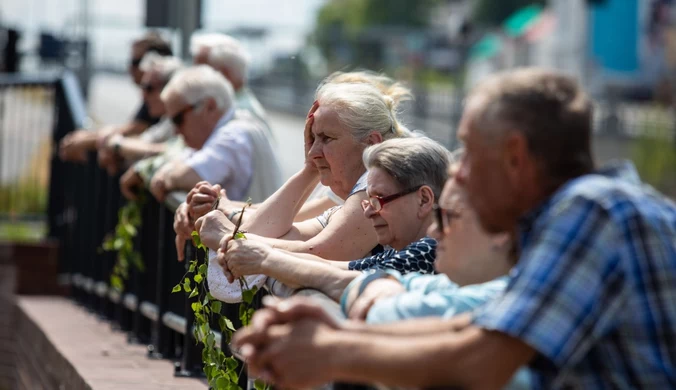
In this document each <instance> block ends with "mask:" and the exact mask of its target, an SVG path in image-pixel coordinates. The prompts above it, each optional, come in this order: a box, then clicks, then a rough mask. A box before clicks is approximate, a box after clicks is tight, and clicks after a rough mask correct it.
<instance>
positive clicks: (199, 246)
mask: <svg viewBox="0 0 676 390" xmlns="http://www.w3.org/2000/svg"><path fill="white" fill-rule="evenodd" d="M191 236H192V242H193V244H195V248H197V249H206V247H205V246H204V244H202V240H201V239H200V235H199V233H197V232H196V231H194V230H193V232H192V234H191Z"/></svg>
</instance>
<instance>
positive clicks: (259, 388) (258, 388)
mask: <svg viewBox="0 0 676 390" xmlns="http://www.w3.org/2000/svg"><path fill="white" fill-rule="evenodd" d="M267 387H268V385H266V384H265V382H263V381H262V380H260V379H256V380H255V381H254V389H255V390H267Z"/></svg>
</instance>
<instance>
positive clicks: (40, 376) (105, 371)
mask: <svg viewBox="0 0 676 390" xmlns="http://www.w3.org/2000/svg"><path fill="white" fill-rule="evenodd" d="M14 329H15V330H16V349H15V350H16V355H17V356H16V357H17V359H16V364H17V367H16V381H17V386H16V387H15V388H17V389H68V390H71V389H73V390H80V389H83V390H85V389H87V390H89V389H91V390H108V389H111V390H112V389H129V390H134V389H150V390H153V389H158V390H159V389H172V390H173V389H176V390H178V389H186V390H188V389H190V390H192V389H206V388H207V384H206V381H204V380H200V379H193V378H176V377H174V366H173V364H172V363H171V362H170V361H167V360H150V359H148V358H147V357H146V356H147V350H146V348H145V346H142V345H130V344H127V340H126V335H125V334H123V333H120V332H114V331H112V330H111V328H110V324H109V323H107V322H105V321H101V320H99V319H97V318H96V316H94V315H93V314H91V313H88V312H86V311H85V310H83V309H82V308H80V307H78V306H77V305H75V304H74V303H73V302H72V301H70V300H68V299H65V298H60V297H20V298H18V300H17V308H16V325H15V327H14Z"/></svg>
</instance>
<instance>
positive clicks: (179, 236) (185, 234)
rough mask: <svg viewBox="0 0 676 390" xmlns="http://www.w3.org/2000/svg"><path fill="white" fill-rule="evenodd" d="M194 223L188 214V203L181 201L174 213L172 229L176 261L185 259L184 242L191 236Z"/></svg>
mask: <svg viewBox="0 0 676 390" xmlns="http://www.w3.org/2000/svg"><path fill="white" fill-rule="evenodd" d="M194 226H195V224H194V223H193V222H192V219H191V218H190V215H188V204H187V203H185V202H183V203H181V204H180V205H179V206H178V208H177V209H176V213H175V214H174V231H175V232H176V253H177V254H178V261H183V260H185V242H186V241H188V240H190V239H191V238H192V232H193V228H194Z"/></svg>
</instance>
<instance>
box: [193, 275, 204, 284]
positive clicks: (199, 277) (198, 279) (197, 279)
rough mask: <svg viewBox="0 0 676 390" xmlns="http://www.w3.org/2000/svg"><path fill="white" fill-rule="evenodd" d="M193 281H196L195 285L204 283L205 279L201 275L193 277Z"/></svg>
mask: <svg viewBox="0 0 676 390" xmlns="http://www.w3.org/2000/svg"><path fill="white" fill-rule="evenodd" d="M193 279H195V283H202V279H203V277H202V275H201V274H197V275H195V276H194V277H193Z"/></svg>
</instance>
